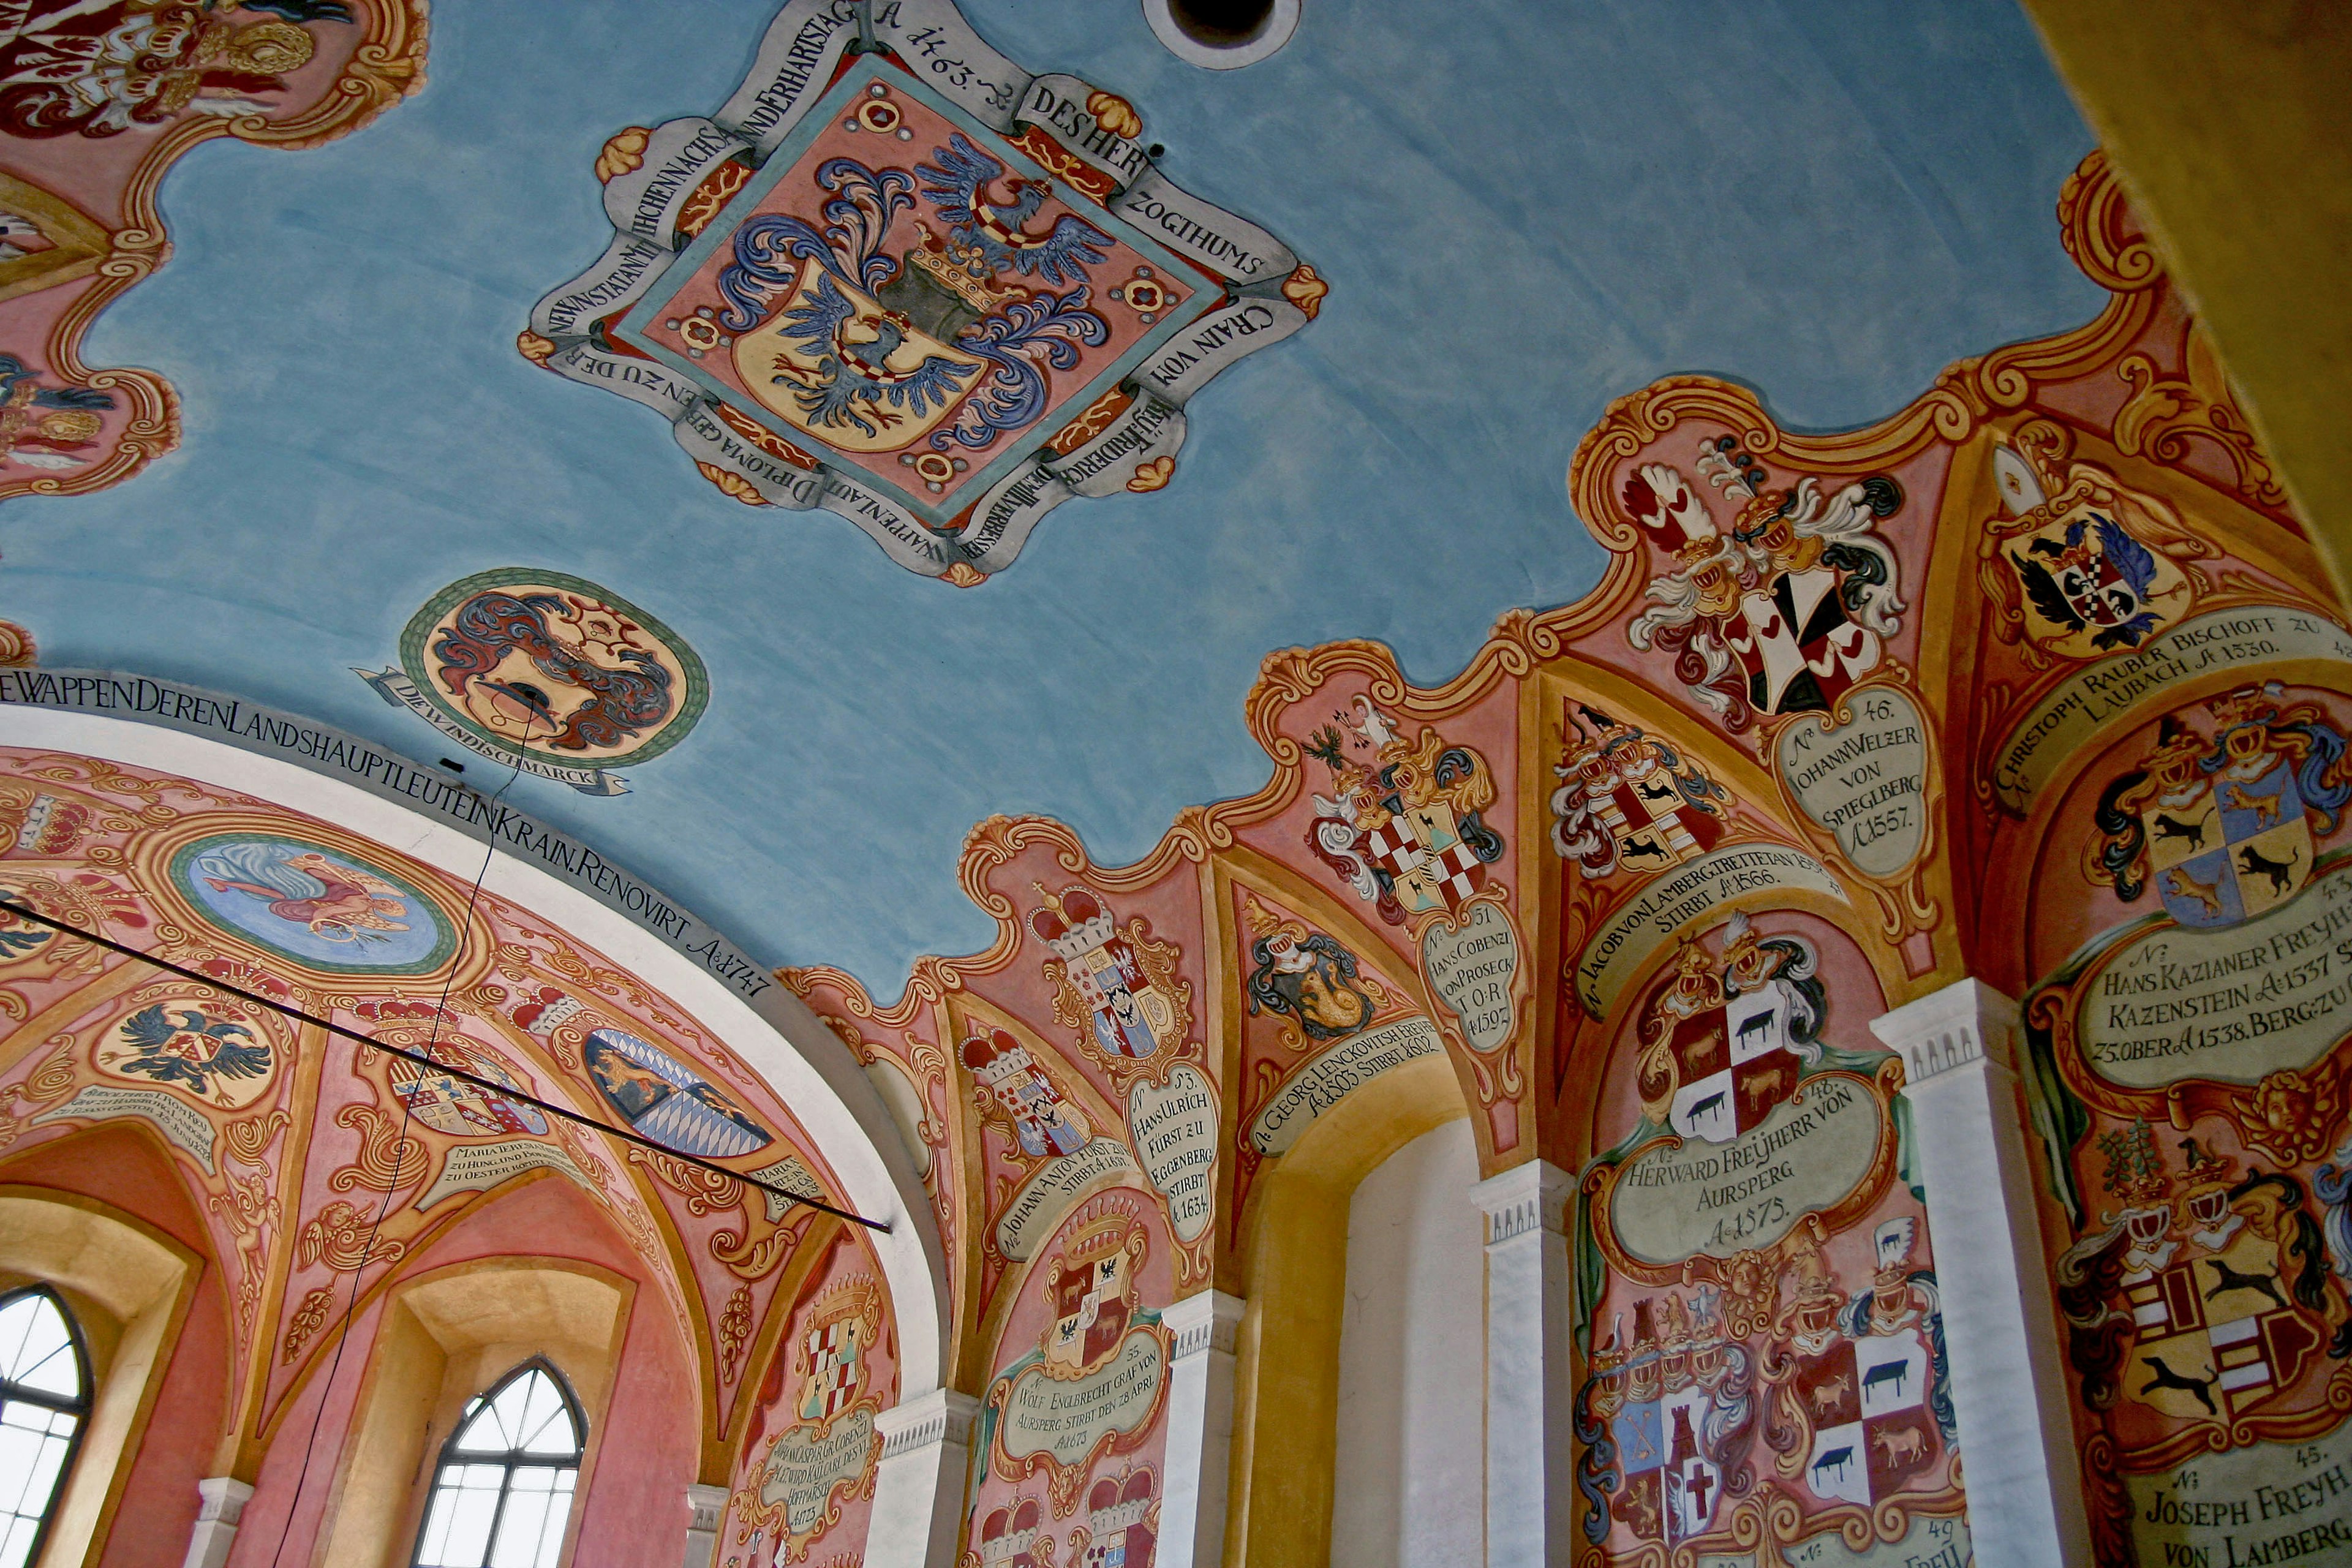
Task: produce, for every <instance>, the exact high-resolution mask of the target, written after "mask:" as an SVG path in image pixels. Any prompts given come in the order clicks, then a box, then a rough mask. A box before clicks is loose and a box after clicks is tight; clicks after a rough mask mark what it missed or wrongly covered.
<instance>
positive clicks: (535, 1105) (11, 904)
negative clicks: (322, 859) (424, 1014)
mask: <svg viewBox="0 0 2352 1568" xmlns="http://www.w3.org/2000/svg"><path fill="white" fill-rule="evenodd" d="M0 910H7V911H8V912H9V913H10V914H13V915H17V916H21V917H22V918H24V919H26V920H28V921H33V922H34V923H36V924H37V925H45V926H47V927H49V928H50V929H51V930H52V931H63V932H64V933H65V934H66V935H68V936H71V937H79V938H80V939H81V940H82V941H83V942H93V943H95V944H97V945H98V946H100V947H102V948H105V949H107V950H108V951H109V952H119V953H121V954H122V956H124V957H125V958H135V959H137V960H139V962H140V963H151V964H153V965H154V966H155V967H156V968H158V969H163V970H168V971H170V972H171V973H173V974H177V975H180V976H181V977H183V978H184V979H188V980H193V981H194V982H196V983H197V984H201V985H209V986H211V987H212V988H213V989H214V990H215V991H222V992H226V993H227V994H229V995H231V996H236V997H241V998H242V999H244V1000H245V1001H247V1002H250V1003H252V1004H254V1005H256V1006H257V1007H267V1008H268V1009H269V1010H270V1011H271V1012H273V1013H281V1014H283V1015H285V1016H287V1017H289V1018H294V1019H298V1020H299V1021H300V1022H302V1023H305V1024H313V1025H316V1026H318V1027H320V1028H321V1029H324V1030H326V1031H327V1032H328V1033H329V1034H331V1035H340V1036H341V1037H343V1038H344V1039H346V1040H352V1041H356V1042H357V1043H358V1044H360V1045H362V1046H367V1047H371V1048H372V1049H374V1050H379V1051H382V1052H383V1054H384V1055H386V1056H389V1057H399V1058H403V1059H404V1060H406V1061H412V1062H415V1063H416V1064H417V1065H418V1066H420V1067H428V1068H432V1069H433V1070H434V1071H435V1072H437V1073H441V1074H443V1075H445V1076H446V1077H449V1078H454V1079H458V1080H460V1081H461V1082H465V1083H469V1084H472V1085H473V1086H474V1087H475V1088H477V1089H487V1090H488V1091H489V1092H491V1093H493V1094H496V1095H499V1096H500V1097H501V1098H503V1099H507V1100H516V1101H519V1102H520V1103H521V1104H524V1105H528V1106H530V1107H531V1108H532V1109H534V1110H544V1111H546V1112H547V1113H548V1114H549V1115H550V1116H557V1117H561V1118H562V1119H563V1120H564V1121H570V1122H574V1123H577V1124H578V1125H580V1126H582V1127H589V1128H593V1129H594V1130H595V1131H599V1132H603V1133H605V1134H607V1135H608V1136H610V1137H614V1138H618V1139H621V1140H622V1141H623V1142H629V1143H635V1144H637V1145H638V1146H639V1147H641V1148H646V1149H652V1150H656V1151H658V1152H660V1153H662V1154H664V1155H666V1156H667V1157H668V1158H670V1159H673V1160H677V1161H680V1162H683V1163H686V1164H688V1165H692V1166H693V1167H695V1168H696V1169H697V1170H700V1171H708V1172H709V1173H712V1174H713V1175H719V1176H725V1177H728V1178H729V1179H730V1180H733V1181H738V1182H741V1183H743V1184H746V1185H748V1186H753V1187H757V1188H759V1189H760V1190H761V1192H764V1193H772V1194H774V1195H776V1196H777V1197H780V1198H782V1199H784V1200H785V1201H786V1202H788V1203H794V1204H805V1205H808V1206H809V1207H810V1208H813V1209H816V1210H818V1211H819V1212H821V1213H824V1214H829V1215H833V1216H834V1217H835V1219H845V1220H847V1221H849V1222H850V1223H851V1224H852V1225H862V1226H865V1227H866V1229H868V1230H873V1231H879V1232H881V1233H882V1234H883V1235H885V1236H887V1235H888V1234H889V1233H890V1226H889V1222H888V1221H887V1220H878V1219H867V1218H866V1216H865V1215H861V1214H856V1213H853V1212H852V1211H850V1210H848V1209H844V1208H835V1207H834V1206H833V1205H831V1204H828V1203H825V1202H824V1201H823V1200H822V1199H818V1198H813V1197H810V1196H808V1195H807V1194H803V1193H796V1192H793V1191H792V1190H790V1189H789V1188H785V1187H780V1186H777V1185H776V1184H774V1183H772V1182H763V1181H761V1179H760V1178H759V1177H757V1176H750V1175H746V1174H744V1173H742V1172H740V1171H730V1170H729V1169H728V1168H727V1167H726V1166H724V1165H719V1164H713V1163H711V1162H710V1161H709V1160H705V1159H701V1158H698V1156H696V1155H693V1154H688V1153H682V1152H679V1151H677V1150H676V1149H672V1148H670V1147H669V1146H668V1145H667V1144H663V1143H656V1142H654V1141H653V1140H652V1139H650V1138H648V1137H646V1135H645V1134H644V1133H642V1132H633V1131H630V1130H629V1129H627V1128H625V1127H615V1126H614V1125H613V1124H612V1123H611V1122H609V1121H597V1120H596V1119H595V1118H594V1117H593V1116H583V1115H581V1114H580V1112H578V1111H576V1110H566V1109H565V1108H564V1107H562V1106H561V1105H556V1104H553V1103H551V1101H548V1100H541V1099H540V1098H538V1097H537V1096H536V1095H530V1094H526V1093H524V1092H523V1091H522V1090H521V1089H517V1088H515V1087H514V1086H513V1085H512V1084H505V1083H499V1082H496V1081H495V1080H493V1079H487V1078H479V1077H477V1076H476V1075H474V1074H472V1073H469V1072H467V1071H466V1070H465V1069H464V1068H454V1067H451V1066H449V1065H448V1064H447V1063H446V1062H442V1061H437V1060H436V1059H434V1058H431V1057H423V1056H419V1055H417V1054H416V1053H415V1051H411V1050H405V1049H404V1048H402V1047H399V1046H395V1045H393V1044H392V1043H390V1042H389V1041H386V1040H379V1039H377V1038H375V1037H373V1036H372V1035H362V1034H361V1033H360V1032H359V1031H358V1030H357V1029H347V1028H345V1027H343V1026H341V1024H338V1023H336V1022H335V1021H334V1020H333V1019H331V1018H322V1017H320V1016H318V1015H317V1014H316V1013H305V1012H304V1011H302V1009H300V1008H299V1007H293V1006H289V1005H287V1004H285V1003H283V1002H280V1001H278V1000H277V999H276V998H275V997H271V996H264V995H262V994H259V993H258V992H253V991H247V990H246V989H245V988H243V987H242V986H237V985H231V984H228V983H227V982H226V981H225V980H222V979H220V978H218V977H217V976H215V975H210V974H205V973H202V972H201V971H198V970H194V969H188V968H184V967H183V966H182V965H180V964H176V963H173V962H172V961H171V960H170V959H168V958H158V957H156V956H155V955H154V954H153V953H152V952H142V951H140V950H139V949H138V948H135V947H130V946H127V945H125V944H124V943H122V942H115V941H112V940H110V939H109V938H107V937H102V936H100V935H99V934H98V933H97V932H96V931H84V930H83V929H82V928H81V927H79V926H78V925H73V924H70V923H68V922H67V921H61V920H57V919H54V918H52V917H51V916H48V915H45V914H43V913H41V911H40V910H35V909H28V908H26V906H25V905H23V904H20V903H17V902H16V901H15V900H12V899H5V898H0Z"/></svg>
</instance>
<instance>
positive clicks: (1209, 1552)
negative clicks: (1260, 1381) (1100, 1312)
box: [1155, 1290, 1246, 1568]
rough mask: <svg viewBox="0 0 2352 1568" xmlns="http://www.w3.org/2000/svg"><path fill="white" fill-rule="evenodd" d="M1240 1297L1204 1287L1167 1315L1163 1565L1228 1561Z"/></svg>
mask: <svg viewBox="0 0 2352 1568" xmlns="http://www.w3.org/2000/svg"><path fill="white" fill-rule="evenodd" d="M1245 1305H1246V1303H1245V1302H1244V1301H1243V1300H1242V1299H1241V1298H1240V1297H1238V1296H1228V1295H1226V1294H1225V1293H1224V1292H1223V1290H1202V1291H1201V1292H1199V1293H1198V1294H1197V1295H1192V1296H1187V1297H1185V1298H1184V1299H1183V1300H1181V1301H1179V1302H1177V1303H1176V1304H1175V1305H1173V1306H1171V1307H1170V1308H1169V1309H1168V1310H1167V1311H1165V1312H1163V1313H1161V1314H1160V1321H1161V1322H1162V1323H1164V1324H1165V1325H1167V1328H1168V1331H1169V1332H1170V1333H1171V1334H1173V1335H1174V1336H1175V1337H1176V1356H1175V1360H1174V1361H1173V1362H1171V1363H1170V1365H1169V1372H1168V1466H1167V1479H1166V1482H1165V1484H1164V1486H1163V1487H1162V1489H1161V1493H1160V1544H1159V1549H1158V1551H1157V1552H1156V1553H1155V1556H1156V1558H1157V1561H1158V1562H1159V1563H1160V1568H1213V1565H1214V1564H1216V1563H1222V1562H1223V1561H1224V1556H1225V1493H1226V1487H1227V1483H1228V1482H1229V1480H1230V1479H1231V1473H1232V1463H1233V1448H1234V1341H1235V1340H1236V1338H1237V1337H1238V1336H1239V1335H1240V1333H1241V1326H1242V1310H1243V1308H1244V1306H1245Z"/></svg>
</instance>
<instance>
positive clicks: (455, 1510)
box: [416, 1465, 506, 1568]
mask: <svg viewBox="0 0 2352 1568" xmlns="http://www.w3.org/2000/svg"><path fill="white" fill-rule="evenodd" d="M505 1479H506V1467H505V1466H503V1465H444V1466H442V1467H441V1475H440V1478H439V1479H438V1480H437V1481H436V1483H435V1485H434V1489H433V1509H432V1512H431V1513H430V1514H429V1515H428V1516H427V1517H426V1519H425V1538H424V1541H423V1542H422V1544H421V1545H420V1546H419V1548H418V1551H417V1553H416V1561H417V1562H418V1563H420V1564H423V1565H424V1568H481V1564H482V1561H483V1557H484V1555H485V1554H486V1553H487V1552H488V1549H489V1543H490V1526H491V1525H492V1524H493V1523H494V1522H495V1521H497V1518H498V1511H499V1488H500V1486H501V1484H502V1483H503V1482H504V1481H505Z"/></svg>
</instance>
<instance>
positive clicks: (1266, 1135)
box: [1249, 1017, 1445, 1158]
mask: <svg viewBox="0 0 2352 1568" xmlns="http://www.w3.org/2000/svg"><path fill="white" fill-rule="evenodd" d="M1444 1049H1445V1047H1444V1045H1443V1044H1441V1043H1440V1042H1439V1040H1438V1038H1437V1031H1436V1030H1435V1029H1434V1028H1433V1027H1431V1026H1430V1022H1429V1020H1428V1019H1426V1018H1421V1017H1413V1018H1399V1019H1396V1020H1394V1021H1393V1022H1391V1023H1387V1024H1382V1025H1381V1026H1379V1027H1377V1028H1371V1029H1366V1030H1365V1031H1364V1032H1363V1033H1362V1034H1360V1035H1351V1036H1349V1037H1348V1038H1346V1039H1344V1040H1341V1041H1339V1042H1338V1043H1337V1044H1335V1045H1329V1046H1326V1047H1323V1049H1321V1050H1320V1051H1318V1052H1317V1053H1316V1054H1315V1055H1314V1056H1312V1057H1310V1058H1307V1064H1306V1066H1304V1067H1302V1068H1298V1070H1297V1071H1296V1072H1294V1073H1292V1074H1291V1075H1290V1076H1289V1077H1288V1078H1286V1079H1284V1080H1283V1081H1282V1085H1281V1087H1280V1088H1278V1089H1276V1090H1275V1091H1274V1093H1273V1094H1272V1095H1271V1096H1269V1097H1268V1098H1267V1100H1266V1102H1265V1104H1264V1105H1262V1106H1260V1107H1259V1108H1258V1112H1257V1114H1256V1115H1255V1117H1252V1118H1251V1119H1250V1129H1249V1140H1250V1143H1251V1146H1252V1147H1254V1148H1255V1149H1256V1150H1257V1152H1259V1153H1261V1154H1264V1155H1266V1156H1268V1157H1269V1158H1271V1157H1273V1156H1275V1155H1277V1154H1282V1153H1286V1152H1288V1151H1289V1148H1290V1146H1291V1145H1292V1144H1293V1143H1296V1142H1298V1135H1299V1134H1300V1133H1302V1132H1304V1131H1307V1128H1309V1127H1311V1126H1313V1125H1314V1123H1315V1119H1316V1118H1317V1117H1318V1116H1321V1115H1322V1114H1323V1113H1324V1112H1325V1111H1327V1110H1330V1109H1331V1108H1332V1107H1333V1106H1335V1105H1337V1104H1339V1101H1340V1100H1343V1099H1345V1098H1346V1097H1347V1095H1348V1094H1349V1092H1350V1091H1351V1090H1353V1089H1357V1088H1359V1087H1360V1086H1362V1085H1364V1084H1367V1083H1370V1081H1371V1080H1372V1079H1376V1078H1378V1077H1380V1075H1381V1074H1382V1073H1384V1072H1387V1071H1388V1070H1389V1069H1390V1068H1400V1067H1402V1066H1404V1064H1405V1063H1407V1062H1409V1061H1411V1060H1412V1058H1415V1057H1433V1056H1439V1055H1442V1054H1443V1053H1444Z"/></svg>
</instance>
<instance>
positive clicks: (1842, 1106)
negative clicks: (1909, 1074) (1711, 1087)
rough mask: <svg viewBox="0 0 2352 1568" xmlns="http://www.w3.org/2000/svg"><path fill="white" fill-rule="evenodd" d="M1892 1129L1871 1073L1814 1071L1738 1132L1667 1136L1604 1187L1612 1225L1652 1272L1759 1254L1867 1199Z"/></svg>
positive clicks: (1620, 1243)
mask: <svg viewBox="0 0 2352 1568" xmlns="http://www.w3.org/2000/svg"><path fill="white" fill-rule="evenodd" d="M1893 1129H1894V1121H1893V1119H1892V1118H1891V1117H1889V1116H1888V1115H1887V1114H1886V1107H1885V1105H1884V1104H1883V1103H1882V1102H1881V1101H1880V1100H1879V1098H1878V1094H1877V1091H1876V1090H1875V1089H1874V1088H1873V1087H1872V1085H1871V1082H1870V1080H1869V1079H1864V1078H1862V1077H1860V1076H1859V1075H1856V1074H1853V1073H1847V1072H1825V1073H1819V1074H1816V1075H1814V1076H1812V1077H1810V1078H1808V1079H1805V1080H1804V1085H1803V1087H1802V1088H1801V1089H1799V1090H1798V1091H1797V1092H1796V1093H1795V1094H1794V1095H1792V1096H1791V1097H1790V1098H1789V1099H1788V1100H1783V1101H1782V1102H1781V1103H1780V1105H1778V1106H1775V1107H1774V1108H1773V1110H1772V1112H1771V1114H1770V1115H1769V1116H1767V1117H1766V1118H1765V1119H1764V1121H1762V1122H1760V1123H1759V1124H1758V1125H1757V1126H1755V1127H1752V1128H1750V1129H1749V1130H1748V1131H1746V1132H1743V1133H1741V1134H1740V1135H1739V1136H1738V1137H1737V1138H1733V1139H1731V1140H1729V1141H1727V1142H1721V1143H1708V1142H1684V1141H1682V1140H1681V1139H1678V1138H1671V1137H1670V1138H1664V1139H1661V1140H1659V1141H1658V1142H1654V1143H1652V1144H1651V1145H1650V1146H1649V1147H1648V1148H1646V1149H1644V1150H1643V1151H1642V1152H1639V1153H1637V1154H1635V1155H1634V1156H1633V1158H1632V1159H1630V1160H1628V1161H1626V1162H1625V1163H1624V1164H1623V1165H1622V1166H1621V1167H1619V1168H1618V1170H1617V1172H1616V1173H1615V1175H1614V1178H1613V1180H1612V1181H1611V1183H1610V1184H1609V1188H1608V1219H1609V1225H1610V1227H1611V1230H1612V1233H1613V1234H1614V1235H1615V1237H1616V1239H1617V1243H1618V1246H1619V1247H1622V1249H1623V1251H1624V1252H1625V1253H1626V1254H1627V1255H1628V1256H1629V1257H1632V1258H1635V1259H1637V1260H1639V1261H1641V1262H1643V1263H1646V1264H1649V1265H1651V1266H1653V1267H1655V1268H1667V1267H1672V1266H1675V1265H1677V1264H1680V1263H1683V1262H1685V1261H1686V1260H1687V1259H1690V1258H1697V1257H1700V1256H1702V1255H1703V1256H1706V1257H1709V1258H1732V1257H1735V1256H1737V1255H1738V1254H1739V1253H1742V1252H1752V1251H1758V1250H1760V1249H1761V1248H1764V1247H1769V1246H1771V1245H1772V1244H1773V1243H1775V1242H1777V1241H1779V1240H1780V1238H1781V1237H1784V1236H1786V1235H1788V1234H1789V1232H1790V1230H1792V1229H1794V1228H1795V1227H1796V1226H1797V1223H1798V1222H1799V1221H1800V1220H1801V1219H1803V1218H1804V1216H1805V1215H1809V1214H1826V1213H1830V1212H1832V1211H1834V1210H1837V1209H1839V1208H1840V1207H1842V1206H1843V1205H1846V1204H1847V1203H1848V1201H1849V1200H1851V1199H1853V1198H1855V1197H1856V1196H1858V1195H1865V1194H1863V1189H1864V1184H1866V1183H1868V1182H1869V1180H1870V1177H1871V1173H1873V1171H1874V1170H1875V1169H1877V1168H1878V1167H1879V1166H1880V1165H1881V1164H1882V1163H1884V1157H1885V1147H1884V1146H1885V1142H1886V1141H1887V1140H1889V1139H1891V1138H1892V1137H1893V1136H1894V1131H1893Z"/></svg>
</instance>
